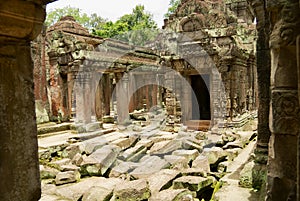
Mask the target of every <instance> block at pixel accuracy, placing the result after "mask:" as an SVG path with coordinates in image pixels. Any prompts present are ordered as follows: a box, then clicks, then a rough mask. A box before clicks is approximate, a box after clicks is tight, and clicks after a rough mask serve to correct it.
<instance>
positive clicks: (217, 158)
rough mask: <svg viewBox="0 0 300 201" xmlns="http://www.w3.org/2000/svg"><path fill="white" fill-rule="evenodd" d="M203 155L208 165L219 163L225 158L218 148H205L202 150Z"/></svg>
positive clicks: (221, 150)
mask: <svg viewBox="0 0 300 201" xmlns="http://www.w3.org/2000/svg"><path fill="white" fill-rule="evenodd" d="M203 154H204V155H205V156H206V157H207V159H208V162H209V164H210V165H214V164H216V163H218V162H221V161H222V160H224V159H225V158H226V153H225V152H224V150H223V149H222V148H220V147H212V148H206V149H204V150H203Z"/></svg>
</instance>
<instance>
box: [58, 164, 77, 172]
mask: <svg viewBox="0 0 300 201" xmlns="http://www.w3.org/2000/svg"><path fill="white" fill-rule="evenodd" d="M79 170H80V168H79V167H78V166H76V165H62V166H61V171H63V172H66V171H79Z"/></svg>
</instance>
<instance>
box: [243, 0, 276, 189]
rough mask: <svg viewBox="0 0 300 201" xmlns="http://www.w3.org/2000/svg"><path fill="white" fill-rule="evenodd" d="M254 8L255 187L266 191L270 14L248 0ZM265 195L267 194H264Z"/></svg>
mask: <svg viewBox="0 0 300 201" xmlns="http://www.w3.org/2000/svg"><path fill="white" fill-rule="evenodd" d="M248 2H249V4H250V6H251V7H252V8H253V10H254V12H255V16H256V20H257V25H256V28H257V34H258V38H257V44H256V73H257V83H258V85H257V88H258V125H257V135H258V136H257V143H256V149H255V151H254V152H255V167H254V169H253V172H252V175H253V187H254V188H256V189H260V188H262V189H263V190H262V191H265V184H266V179H265V178H266V174H267V167H266V165H267V160H268V143H269V139H270V135H271V132H270V129H269V111H270V75H271V56H270V48H269V30H270V28H269V27H270V22H269V14H268V12H267V10H266V9H267V8H266V2H265V1H256V0H248ZM263 193H265V192H263Z"/></svg>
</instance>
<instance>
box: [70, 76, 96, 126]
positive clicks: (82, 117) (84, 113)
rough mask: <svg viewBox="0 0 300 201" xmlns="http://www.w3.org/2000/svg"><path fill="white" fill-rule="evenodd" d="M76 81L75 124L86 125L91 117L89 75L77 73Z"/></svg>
mask: <svg viewBox="0 0 300 201" xmlns="http://www.w3.org/2000/svg"><path fill="white" fill-rule="evenodd" d="M76 80H77V81H76V89H75V93H76V122H78V123H83V124H88V123H91V116H92V108H91V106H92V102H91V101H92V100H91V86H90V85H91V82H90V81H91V74H90V73H89V72H79V73H78V74H77V77H76ZM93 101H94V100H93Z"/></svg>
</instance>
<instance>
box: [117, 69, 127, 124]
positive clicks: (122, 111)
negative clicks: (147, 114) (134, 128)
mask: <svg viewBox="0 0 300 201" xmlns="http://www.w3.org/2000/svg"><path fill="white" fill-rule="evenodd" d="M116 77H117V85H116V95H117V113H118V124H124V123H126V120H128V119H129V112H128V75H127V73H124V75H123V76H122V73H117V74H116Z"/></svg>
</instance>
